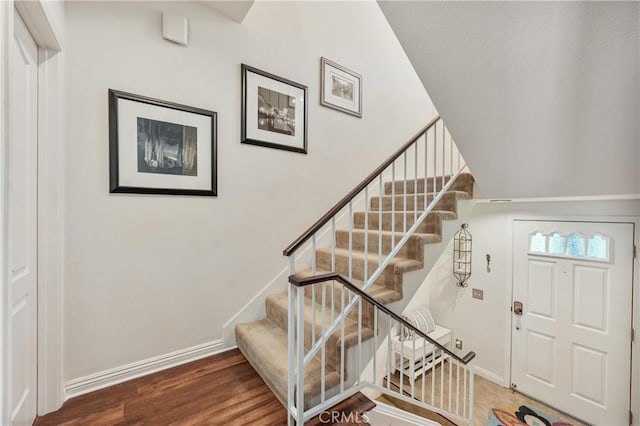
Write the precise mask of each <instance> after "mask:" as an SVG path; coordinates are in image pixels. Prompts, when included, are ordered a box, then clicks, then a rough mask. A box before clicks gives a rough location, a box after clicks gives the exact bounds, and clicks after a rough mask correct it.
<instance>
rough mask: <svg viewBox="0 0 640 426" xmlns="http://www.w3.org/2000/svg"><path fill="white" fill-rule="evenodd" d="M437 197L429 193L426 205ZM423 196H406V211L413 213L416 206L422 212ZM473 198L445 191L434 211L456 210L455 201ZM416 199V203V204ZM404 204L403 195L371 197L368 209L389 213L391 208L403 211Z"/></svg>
mask: <svg viewBox="0 0 640 426" xmlns="http://www.w3.org/2000/svg"><path fill="white" fill-rule="evenodd" d="M436 195H437V193H433V192H430V193H428V194H427V204H429V203H431V201H432V200H433V198H434V197H435V196H436ZM424 198H425V195H424V194H420V193H418V194H417V196H416V195H414V194H407V196H406V202H407V210H409V211H413V210H414V208H415V207H414V205H415V206H417V208H418V210H424V207H425V206H424ZM471 198H473V196H472V195H471V194H469V193H468V192H466V191H457V190H451V191H447V193H446V194H444V196H443V197H442V198H441V199H440V201H438V204H436V207H435V210H451V209H452V208H456V206H457V200H469V199H471ZM416 199H417V203H416ZM404 203H405V195H404V194H400V195H397V194H396V195H395V197H394V196H391V195H383V196H382V197H379V196H375V197H371V201H370V206H369V209H370V210H373V211H379V210H382V211H389V210H391V209H392V208H393V209H395V210H401V211H402V210H404V205H405V204H404Z"/></svg>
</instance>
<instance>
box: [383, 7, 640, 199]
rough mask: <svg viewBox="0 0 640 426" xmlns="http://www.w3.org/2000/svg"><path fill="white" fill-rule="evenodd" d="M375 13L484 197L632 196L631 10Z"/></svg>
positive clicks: (634, 29) (635, 129) (637, 175)
mask: <svg viewBox="0 0 640 426" xmlns="http://www.w3.org/2000/svg"><path fill="white" fill-rule="evenodd" d="M379 3H380V6H381V8H382V10H383V12H384V13H385V15H386V17H387V19H388V20H389V22H390V23H391V25H392V27H393V29H394V31H395V33H396V34H397V36H398V38H399V39H400V41H401V43H402V45H403V47H404V49H405V51H406V52H407V54H408V55H409V58H410V59H411V61H412V63H413V65H414V67H415V68H416V71H417V72H418V74H419V76H420V78H421V79H422V81H423V83H424V85H425V87H426V89H427V90H428V91H429V94H430V95H431V97H432V99H433V101H434V103H435V104H436V106H437V108H438V111H440V113H441V115H442V117H443V118H444V120H445V122H446V123H447V126H448V127H449V130H450V131H451V133H452V135H453V136H454V138H455V140H456V142H457V143H458V146H459V147H460V150H461V151H462V153H463V155H464V157H465V159H466V160H467V162H468V164H469V166H470V167H471V170H473V172H474V175H475V177H476V179H477V182H478V184H479V186H480V187H481V188H482V191H483V193H484V194H485V195H486V197H488V198H522V197H551V196H576V195H612V194H638V193H640V167H639V166H638V164H640V127H639V126H638V117H639V116H640V96H639V93H640V78H638V76H639V75H640V44H639V43H640V29H639V28H640V18H639V16H640V3H638V2H608V1H601V2H563V1H550V2H500V1H489V2H444V1H440V2H438V1H436V2H419V1H418V2H415V1H380V2H379ZM498 159H501V161H499V162H497V160H498Z"/></svg>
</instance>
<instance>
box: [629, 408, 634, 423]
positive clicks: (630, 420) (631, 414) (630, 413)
mask: <svg viewBox="0 0 640 426" xmlns="http://www.w3.org/2000/svg"><path fill="white" fill-rule="evenodd" d="M632 424H633V412H632V411H631V410H629V426H631V425H632Z"/></svg>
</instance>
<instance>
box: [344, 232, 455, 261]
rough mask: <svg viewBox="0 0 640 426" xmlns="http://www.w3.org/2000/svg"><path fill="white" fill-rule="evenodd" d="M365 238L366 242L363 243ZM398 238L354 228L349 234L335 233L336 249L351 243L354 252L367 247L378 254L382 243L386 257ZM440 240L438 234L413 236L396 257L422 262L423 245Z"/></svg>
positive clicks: (390, 233) (390, 234) (397, 236)
mask: <svg viewBox="0 0 640 426" xmlns="http://www.w3.org/2000/svg"><path fill="white" fill-rule="evenodd" d="M365 237H366V240H367V241H365ZM400 238H401V236H400V234H399V233H397V232H396V235H395V238H393V233H392V232H391V231H382V232H379V231H378V230H377V229H375V230H371V229H370V230H368V231H365V230H364V229H361V228H354V229H353V230H352V232H351V234H350V233H349V231H347V230H343V229H339V230H337V231H336V247H339V248H346V249H348V248H349V244H350V243H351V247H352V249H354V250H359V251H364V249H365V247H367V248H368V252H369V253H376V254H377V253H378V252H379V250H378V246H379V244H380V242H382V254H384V255H388V254H389V253H390V252H391V250H392V249H393V247H394V242H395V243H396V244H397V243H398V242H399V241H400ZM381 240H382V241H381ZM441 240H442V237H440V235H439V234H414V235H412V236H410V237H409V239H408V240H407V242H406V244H405V245H404V246H403V247H402V248H400V251H398V253H397V256H400V257H406V258H409V259H415V260H418V261H422V260H423V259H424V245H425V244H431V243H437V242H440V241H441ZM365 243H366V246H365Z"/></svg>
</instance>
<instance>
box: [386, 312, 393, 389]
mask: <svg viewBox="0 0 640 426" xmlns="http://www.w3.org/2000/svg"><path fill="white" fill-rule="evenodd" d="M392 321H393V320H392V319H391V318H389V330H388V334H387V389H389V390H391V357H392V355H393V351H392V348H391V325H392ZM394 364H395V361H394Z"/></svg>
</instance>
